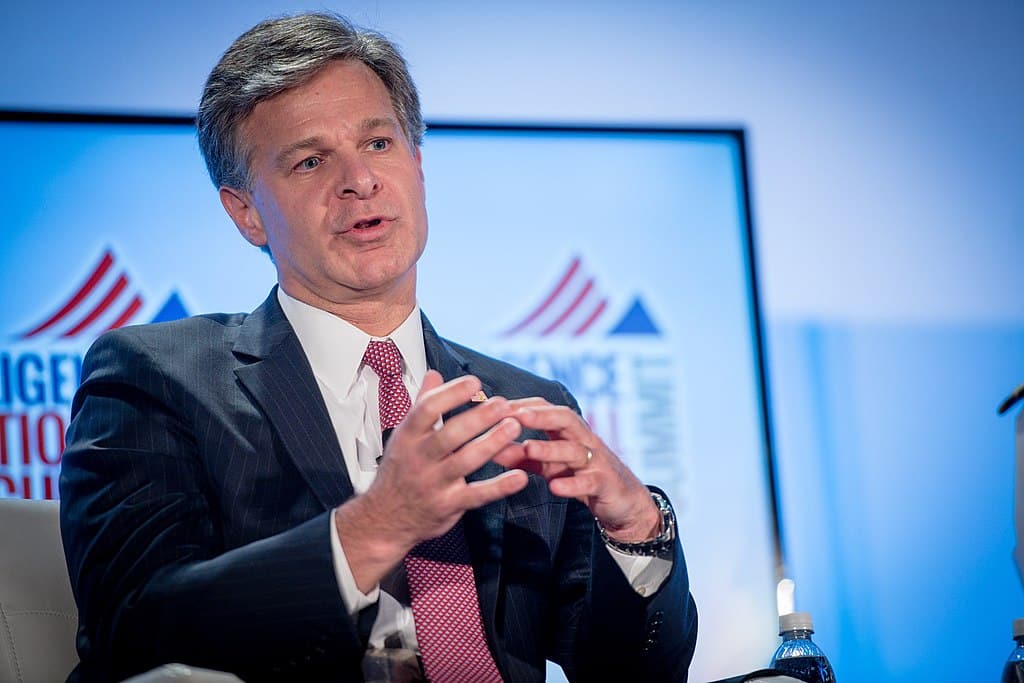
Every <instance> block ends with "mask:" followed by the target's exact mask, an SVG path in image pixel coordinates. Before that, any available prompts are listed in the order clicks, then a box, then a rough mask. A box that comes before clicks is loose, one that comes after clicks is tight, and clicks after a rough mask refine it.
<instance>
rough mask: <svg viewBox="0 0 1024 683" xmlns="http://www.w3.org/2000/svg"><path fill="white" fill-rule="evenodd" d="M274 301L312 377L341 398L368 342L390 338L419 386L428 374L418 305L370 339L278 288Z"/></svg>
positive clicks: (350, 382) (407, 370)
mask: <svg viewBox="0 0 1024 683" xmlns="http://www.w3.org/2000/svg"><path fill="white" fill-rule="evenodd" d="M277 300H278V302H279V303H280V304H281V309H282V310H283V311H284V315H285V317H286V318H288V322H289V323H291V326H292V329H294V330H295V335H296V336H297V337H298V338H299V343H300V344H301V345H302V349H303V351H305V352H306V357H307V358H308V359H309V364H310V366H312V368H313V374H314V375H315V376H316V378H317V379H318V380H320V381H321V382H323V383H324V384H325V385H327V387H328V388H329V389H330V390H331V392H332V393H334V395H335V396H338V397H339V398H340V397H344V396H347V395H348V394H349V392H350V391H351V390H352V387H353V386H354V385H355V383H356V378H357V377H358V375H359V368H360V366H361V365H362V362H363V353H364V352H365V351H366V346H367V345H368V344H369V343H370V341H371V340H376V341H384V340H387V339H390V340H391V341H393V342H394V343H395V346H397V347H398V350H399V352H400V353H401V354H402V360H403V361H404V362H405V373H406V374H407V375H408V376H409V377H411V378H412V379H413V381H414V383H415V384H416V385H417V386H419V385H420V384H421V383H422V382H423V375H425V374H426V372H427V353H426V349H425V348H424V346H423V321H422V319H421V318H420V308H419V305H416V306H414V307H413V309H412V312H411V313H410V314H409V317H407V318H406V319H405V320H404V321H403V322H402V324H401V325H399V326H398V327H397V328H395V330H394V331H393V332H392V333H391V334H389V335H387V336H386V337H372V336H370V335H368V334H366V333H365V332H363V331H362V330H360V329H359V328H358V327H356V326H355V325H353V324H352V323H349V322H347V321H345V320H343V319H341V318H339V317H338V316H336V315H334V314H333V313H328V312H327V311H324V310H321V309H319V308H316V307H314V306H310V305H309V304H307V303H304V302H302V301H299V300H298V299H295V298H293V297H291V296H289V295H288V294H287V293H286V292H285V291H284V289H282V288H281V287H278V288H277Z"/></svg>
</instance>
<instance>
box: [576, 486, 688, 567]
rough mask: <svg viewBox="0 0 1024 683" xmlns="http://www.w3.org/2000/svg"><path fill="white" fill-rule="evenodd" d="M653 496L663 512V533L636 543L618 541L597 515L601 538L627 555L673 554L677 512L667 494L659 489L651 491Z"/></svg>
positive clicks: (609, 545) (606, 543)
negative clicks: (661, 492)
mask: <svg viewBox="0 0 1024 683" xmlns="http://www.w3.org/2000/svg"><path fill="white" fill-rule="evenodd" d="M651 498H653V499H654V504H655V505H657V506H658V511H659V512H660V513H661V533H660V534H658V535H657V536H655V537H654V538H652V539H650V540H647V541H639V542H636V543H626V542H624V541H616V540H615V539H614V538H612V537H610V536H609V535H608V532H607V531H605V530H604V527H603V526H601V522H599V521H598V520H597V518H596V517H595V518H594V521H595V522H597V530H598V531H599V532H600V533H601V540H602V541H604V543H605V545H607V546H608V547H609V548H614V549H615V550H618V551H619V552H622V553H626V554H627V555H647V556H653V555H667V554H671V552H672V548H673V546H674V545H675V540H676V513H675V512H673V511H672V505H671V504H670V503H669V502H668V500H666V499H665V496H663V495H661V494H660V493H658V492H657V491H651Z"/></svg>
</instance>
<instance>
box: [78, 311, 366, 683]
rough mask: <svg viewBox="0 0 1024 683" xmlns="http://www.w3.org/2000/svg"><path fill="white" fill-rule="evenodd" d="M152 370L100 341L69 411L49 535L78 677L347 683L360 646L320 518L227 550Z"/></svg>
mask: <svg viewBox="0 0 1024 683" xmlns="http://www.w3.org/2000/svg"><path fill="white" fill-rule="evenodd" d="M154 358H155V356H154V354H152V353H151V351H150V349H149V348H148V347H147V346H146V344H145V343H144V342H143V341H142V339H141V338H140V337H138V336H136V335H134V334H133V333H132V332H131V331H130V330H122V331H119V332H118V333H115V334H108V335H106V336H105V337H103V338H101V339H100V340H99V341H97V343H96V344H95V345H94V346H93V348H92V349H91V350H90V352H89V353H88V355H87V356H86V359H85V363H84V367H83V378H84V381H83V383H82V385H81V387H80V388H79V391H78V393H77V394H76V397H75V401H74V404H73V407H72V422H71V425H70V428H69V431H68V445H67V448H66V450H65V453H64V459H63V467H62V473H61V482H60V486H61V499H62V509H61V530H62V535H63V539H64V545H65V552H66V555H67V562H68V569H69V573H70V578H71V584H72V587H73V589H74V592H75V598H76V600H77V602H78V605H79V623H80V627H79V637H78V647H79V653H80V655H81V657H82V660H83V664H82V667H81V669H80V672H79V673H80V676H81V677H82V678H84V679H88V680H115V679H116V680H120V679H122V678H124V677H126V676H128V675H131V674H134V673H138V672H140V671H144V670H147V669H149V668H151V667H153V666H156V665H159V664H162V663H167V662H181V663H185V664H191V665H195V666H202V667H208V668H213V669H220V670H225V671H230V672H233V673H237V674H239V675H240V676H241V677H243V678H245V679H246V680H260V679H262V678H275V677H277V678H284V679H288V678H292V679H293V680H298V679H301V680H316V679H319V678H325V677H328V674H327V673H326V672H331V673H330V677H333V678H349V677H351V678H353V679H356V680H359V678H360V674H359V673H358V672H359V666H360V664H359V661H360V659H361V657H362V652H363V646H362V643H361V640H360V638H359V635H358V632H357V629H356V627H355V624H353V622H352V621H351V620H350V619H349V617H348V616H347V614H346V611H345V608H344V605H343V603H342V599H341V596H340V594H339V592H338V587H337V582H336V578H335V576H334V570H333V567H332V564H331V560H330V558H331V551H330V540H329V539H330V537H329V533H330V532H329V513H328V512H324V513H322V514H320V515H318V516H316V517H313V518H312V519H309V520H308V521H306V522H304V523H302V524H299V525H297V526H295V527H294V528H291V529H287V530H284V531H281V532H280V533H277V534H274V535H271V536H268V537H266V538H263V539H262V540H258V541H255V542H251V543H248V544H246V545H241V546H239V547H235V548H231V549H227V548H225V547H224V541H223V538H222V534H221V533H220V529H219V517H218V514H217V509H218V506H219V505H222V504H225V503H224V502H223V501H221V502H217V501H215V500H214V499H213V497H212V495H211V493H210V491H211V487H210V483H209V481H208V480H207V475H206V473H205V470H204V466H203V453H201V452H200V449H199V448H198V447H197V440H196V437H195V434H196V432H195V425H194V424H192V422H191V421H192V420H194V419H195V418H194V415H195V414H196V413H195V411H191V412H190V411H189V410H188V409H187V408H188V406H187V403H188V401H189V400H190V399H189V396H188V395H187V394H184V393H183V392H181V391H179V389H178V386H177V385H176V383H174V382H171V381H168V378H167V374H166V373H165V372H163V371H162V370H161V369H160V367H159V365H158V363H157V362H156V361H155V360H154ZM339 645H340V646H339ZM300 671H301V672H302V673H301V674H298V672H300ZM296 676H297V678H296Z"/></svg>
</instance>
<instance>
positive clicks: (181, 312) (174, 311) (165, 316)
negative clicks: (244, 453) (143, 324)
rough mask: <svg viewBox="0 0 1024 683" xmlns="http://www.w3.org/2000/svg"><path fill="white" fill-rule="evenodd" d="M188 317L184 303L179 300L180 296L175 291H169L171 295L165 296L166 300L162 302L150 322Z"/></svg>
mask: <svg viewBox="0 0 1024 683" xmlns="http://www.w3.org/2000/svg"><path fill="white" fill-rule="evenodd" d="M187 317H188V311H186V310H185V304H183V303H182V302H181V297H180V296H179V295H178V293H177V292H171V295H170V296H169V297H167V301H166V302H164V305H163V307H162V308H161V309H160V312H159V313H157V314H156V317H154V318H153V321H152V322H155V323H163V322H167V321H168V320H181V319H182V318H187Z"/></svg>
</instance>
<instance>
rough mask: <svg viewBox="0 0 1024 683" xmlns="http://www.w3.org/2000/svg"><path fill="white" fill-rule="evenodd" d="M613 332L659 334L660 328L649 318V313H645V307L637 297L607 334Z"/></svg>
mask: <svg viewBox="0 0 1024 683" xmlns="http://www.w3.org/2000/svg"><path fill="white" fill-rule="evenodd" d="M613 334H653V335H660V334H661V330H659V329H658V326H657V325H655V324H654V321H653V320H651V316H650V314H648V313H647V309H646V308H644V305H643V303H641V302H640V299H639V297H638V298H636V299H633V303H632V304H630V306H629V310H628V311H626V314H625V315H624V316H622V319H621V320H619V322H618V324H616V325H615V327H613V328H612V330H611V332H609V333H608V335H609V336H611V335H613Z"/></svg>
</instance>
